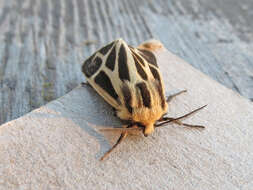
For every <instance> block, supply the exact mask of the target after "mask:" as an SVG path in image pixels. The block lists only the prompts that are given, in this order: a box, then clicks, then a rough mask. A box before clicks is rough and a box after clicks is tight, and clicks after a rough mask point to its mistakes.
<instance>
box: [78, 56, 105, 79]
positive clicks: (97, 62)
mask: <svg viewBox="0 0 253 190" xmlns="http://www.w3.org/2000/svg"><path fill="white" fill-rule="evenodd" d="M94 57H95V54H93V55H92V56H91V57H90V58H89V59H87V60H86V61H85V62H84V64H83V66H82V71H83V73H84V74H85V75H86V76H87V77H91V76H92V75H94V74H95V73H96V72H97V70H98V69H99V68H100V67H101V65H102V59H101V58H99V57H96V58H95V59H94Z"/></svg>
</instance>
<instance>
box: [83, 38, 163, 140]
mask: <svg viewBox="0 0 253 190" xmlns="http://www.w3.org/2000/svg"><path fill="white" fill-rule="evenodd" d="M82 71H83V73H84V74H85V76H86V78H87V81H88V83H89V84H90V85H91V86H92V87H93V88H94V89H95V90H96V91H97V92H98V93H99V94H100V95H101V96H102V97H103V98H104V99H105V101H107V102H108V103H109V104H110V105H111V106H113V107H114V108H115V109H116V113H117V116H118V117H119V118H120V119H122V120H127V121H131V123H136V124H139V125H140V126H143V128H144V134H145V135H148V134H150V133H152V132H153V131H154V123H155V122H156V121H157V120H158V119H160V118H161V117H162V116H163V115H164V114H165V113H166V111H167V102H166V100H165V95H164V85H163V80H162V77H161V74H160V71H159V68H158V65H157V62H156V57H155V55H154V54H153V53H152V52H151V51H148V50H144V49H138V48H134V47H132V46H129V45H127V44H126V42H125V41H124V40H122V39H118V40H115V41H113V42H111V43H110V44H108V45H106V46H104V47H103V48H101V49H99V50H98V51H97V52H95V53H94V54H93V55H92V56H91V57H89V58H88V59H87V60H86V61H85V62H84V64H83V66H82Z"/></svg>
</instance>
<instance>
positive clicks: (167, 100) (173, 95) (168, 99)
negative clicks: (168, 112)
mask: <svg viewBox="0 0 253 190" xmlns="http://www.w3.org/2000/svg"><path fill="white" fill-rule="evenodd" d="M184 92H187V90H181V91H179V92H177V93H175V94H172V95H170V96H168V97H167V99H166V102H167V103H169V102H170V101H171V100H172V99H173V98H174V97H176V96H178V95H180V94H182V93H184Z"/></svg>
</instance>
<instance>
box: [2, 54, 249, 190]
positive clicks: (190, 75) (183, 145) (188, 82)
mask: <svg viewBox="0 0 253 190" xmlns="http://www.w3.org/2000/svg"><path fill="white" fill-rule="evenodd" d="M156 54H157V56H158V64H159V66H160V68H161V71H162V74H163V78H164V81H165V86H166V91H167V92H172V91H176V90H181V89H187V90H188V92H187V93H186V94H182V95H180V96H179V97H177V98H175V100H173V101H172V102H171V103H170V105H169V106H170V107H169V115H170V116H180V115H182V114H184V113H187V112H189V111H191V110H193V109H195V108H197V107H199V106H202V105H204V104H208V107H207V108H205V109H204V110H202V111H201V112H199V113H198V114H196V115H194V116H193V117H191V118H189V119H187V120H185V121H187V122H188V123H193V124H201V125H205V126H206V129H204V130H198V129H189V128H184V127H181V126H177V125H168V126H166V127H164V128H160V129H157V130H156V131H155V133H154V134H153V135H152V136H149V137H147V138H146V137H144V136H143V135H142V134H139V135H133V136H129V137H128V138H127V139H126V140H125V141H124V142H123V143H122V144H121V145H120V146H119V147H118V148H117V149H116V150H115V151H114V152H113V153H112V154H111V155H110V156H109V157H108V158H107V159H106V160H104V161H103V162H100V161H99V158H100V157H101V156H102V155H103V153H104V152H106V151H107V150H108V149H109V148H110V147H111V145H112V144H113V143H114V142H115V141H116V139H117V138H118V136H119V133H113V132H110V133H108V132H107V133H105V132H103V133H102V132H99V131H98V129H99V128H102V127H111V126H120V125H121V122H120V120H118V119H117V118H115V117H114V116H113V111H112V108H111V107H110V106H109V105H108V104H107V103H105V102H104V101H103V99H102V98H100V97H99V96H98V95H97V94H96V92H95V91H94V90H93V89H92V88H90V87H81V86H79V87H77V88H75V89H74V90H72V91H71V92H70V93H68V94H66V95H65V96H63V97H61V98H59V99H57V100H55V101H53V102H51V103H49V104H47V105H45V106H43V107H41V108H39V109H36V110H34V111H32V112H31V113H28V114H27V115H25V116H23V117H21V118H19V119H16V120H13V121H10V122H8V123H5V124H4V125H2V126H0V189H200V190H202V189H250V188H252V186H253V172H252V171H253V161H252V160H253V151H252V150H253V148H252V147H253V139H252V136H253V105H252V103H251V102H250V101H249V100H247V99H245V98H243V97H241V96H240V95H238V94H236V93H234V92H233V91H232V90H229V89H227V88H226V87H224V86H222V85H220V84H218V83H217V82H215V81H214V80H212V79H210V78H209V77H207V76H206V75H204V74H202V73H201V72H199V71H197V70H196V69H194V68H193V67H192V66H190V65H189V64H187V63H186V62H184V61H183V60H182V59H180V58H178V57H176V56H175V55H173V54H171V53H170V52H168V51H166V50H160V51H158V52H157V53H156Z"/></svg>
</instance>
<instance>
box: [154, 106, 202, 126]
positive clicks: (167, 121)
mask: <svg viewBox="0 0 253 190" xmlns="http://www.w3.org/2000/svg"><path fill="white" fill-rule="evenodd" d="M206 106H207V104H206V105H204V106H202V107H200V108H198V109H195V110H193V111H191V112H189V113H187V114H185V115H183V116H180V117H177V118H166V119H167V120H165V121H163V122H161V123H158V124H155V125H154V126H155V127H161V126H163V125H165V124H167V123H171V122H174V123H177V124H179V125H184V126H187V127H199V128H205V127H204V126H201V125H190V124H186V123H182V122H181V121H179V120H181V119H185V118H187V117H189V116H191V115H193V114H194V113H196V112H198V111H199V110H201V109H203V108H205V107H206Z"/></svg>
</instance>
